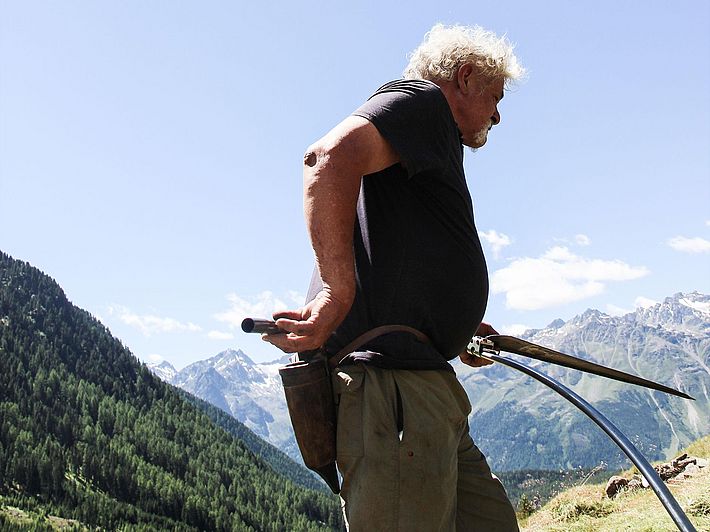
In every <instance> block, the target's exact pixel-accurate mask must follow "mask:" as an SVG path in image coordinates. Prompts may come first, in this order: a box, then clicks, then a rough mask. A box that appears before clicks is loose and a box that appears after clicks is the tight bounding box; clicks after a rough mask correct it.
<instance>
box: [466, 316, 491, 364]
mask: <svg viewBox="0 0 710 532" xmlns="http://www.w3.org/2000/svg"><path fill="white" fill-rule="evenodd" d="M491 334H498V331H496V330H495V329H494V328H493V327H491V325H490V324H489V323H481V324H480V325H479V326H478V329H476V334H475V336H490V335H491ZM459 358H460V359H461V362H463V363H464V364H466V365H467V366H471V367H472V368H480V367H482V366H488V365H490V364H493V361H492V360H487V359H485V358H482V357H479V356H477V355H472V354H471V353H469V352H468V351H464V352H463V353H461V354H460V355H459Z"/></svg>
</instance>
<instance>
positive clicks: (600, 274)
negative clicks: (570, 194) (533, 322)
mask: <svg viewBox="0 0 710 532" xmlns="http://www.w3.org/2000/svg"><path fill="white" fill-rule="evenodd" d="M648 273H649V271H648V269H647V268H645V267H644V266H636V267H634V266H630V265H628V264H626V263H625V262H623V261H620V260H601V259H587V258H584V257H579V256H577V255H575V254H573V253H572V252H570V251H569V249H567V248H566V247H562V246H556V247H553V248H552V249H549V250H548V251H547V252H545V253H544V254H543V255H542V256H541V257H539V258H531V257H525V258H521V259H516V260H514V261H512V262H511V263H510V265H508V266H507V267H505V268H502V269H500V270H498V271H496V272H494V273H493V275H492V276H491V291H492V292H493V293H494V294H497V293H505V301H506V307H508V308H511V309H518V310H538V309H542V308H550V307H554V306H557V305H562V304H565V303H570V302H573V301H579V300H581V299H585V298H588V297H592V296H595V295H598V294H601V293H602V292H603V291H604V289H605V287H606V284H605V283H607V282H609V281H628V280H632V279H638V278H639V277H643V276H644V275H648Z"/></svg>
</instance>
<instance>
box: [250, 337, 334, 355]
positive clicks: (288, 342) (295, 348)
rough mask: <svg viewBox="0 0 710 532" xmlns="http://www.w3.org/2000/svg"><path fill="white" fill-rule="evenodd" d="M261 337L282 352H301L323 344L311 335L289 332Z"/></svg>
mask: <svg viewBox="0 0 710 532" xmlns="http://www.w3.org/2000/svg"><path fill="white" fill-rule="evenodd" d="M261 339H262V340H264V341H265V342H269V343H270V344H272V345H274V346H276V347H278V348H279V349H281V351H283V352H284V353H302V352H304V351H312V350H314V349H318V348H319V347H321V345H322V344H323V342H322V341H319V340H317V339H315V338H314V337H311V336H298V335H296V334H293V333H289V334H264V335H262V336H261Z"/></svg>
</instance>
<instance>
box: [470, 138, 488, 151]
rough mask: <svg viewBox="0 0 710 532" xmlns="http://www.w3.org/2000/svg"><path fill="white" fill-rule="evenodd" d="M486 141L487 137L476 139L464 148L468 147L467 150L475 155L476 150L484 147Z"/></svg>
mask: <svg viewBox="0 0 710 532" xmlns="http://www.w3.org/2000/svg"><path fill="white" fill-rule="evenodd" d="M487 141H488V137H486V138H484V139H476V140H474V141H473V142H471V143H470V144H466V146H467V147H468V149H469V150H471V151H472V152H474V153H475V152H476V150H478V148H482V147H483V146H485V144H486V142H487Z"/></svg>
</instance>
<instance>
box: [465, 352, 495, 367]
mask: <svg viewBox="0 0 710 532" xmlns="http://www.w3.org/2000/svg"><path fill="white" fill-rule="evenodd" d="M459 358H460V359H461V362H463V363H464V364H466V365H467V366H471V367H472V368H480V367H483V366H489V365H491V364H493V361H492V360H488V359H487V358H483V357H479V356H477V355H472V354H471V353H468V352H465V353H461V354H460V355H459Z"/></svg>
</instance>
